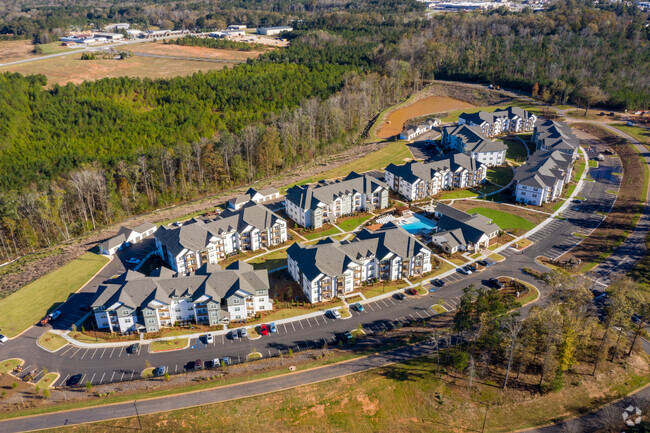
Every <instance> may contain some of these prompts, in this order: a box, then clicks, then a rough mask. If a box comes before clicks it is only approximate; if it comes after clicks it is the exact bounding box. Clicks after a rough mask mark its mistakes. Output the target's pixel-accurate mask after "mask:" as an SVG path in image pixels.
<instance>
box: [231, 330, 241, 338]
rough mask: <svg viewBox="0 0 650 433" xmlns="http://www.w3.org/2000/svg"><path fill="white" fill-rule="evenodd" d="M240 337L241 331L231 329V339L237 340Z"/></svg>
mask: <svg viewBox="0 0 650 433" xmlns="http://www.w3.org/2000/svg"><path fill="white" fill-rule="evenodd" d="M238 338H239V332H238V331H237V330H236V329H235V330H233V331H230V339H231V340H237V339H238Z"/></svg>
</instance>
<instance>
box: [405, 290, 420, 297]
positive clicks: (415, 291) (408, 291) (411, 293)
mask: <svg viewBox="0 0 650 433" xmlns="http://www.w3.org/2000/svg"><path fill="white" fill-rule="evenodd" d="M404 291H405V292H406V293H407V294H409V295H411V296H415V295H417V294H418V291H417V290H415V289H406V290H404Z"/></svg>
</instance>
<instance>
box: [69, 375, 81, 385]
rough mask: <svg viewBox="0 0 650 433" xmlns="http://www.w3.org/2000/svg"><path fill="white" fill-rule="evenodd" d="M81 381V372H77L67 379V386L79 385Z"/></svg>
mask: <svg viewBox="0 0 650 433" xmlns="http://www.w3.org/2000/svg"><path fill="white" fill-rule="evenodd" d="M80 382H81V375H80V374H75V375H74V376H72V377H70V379H68V380H67V381H66V383H65V384H66V385H67V386H79V383H80Z"/></svg>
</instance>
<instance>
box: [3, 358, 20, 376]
mask: <svg viewBox="0 0 650 433" xmlns="http://www.w3.org/2000/svg"><path fill="white" fill-rule="evenodd" d="M23 362H24V361H23V360H22V359H18V358H11V359H5V360H4V361H2V362H0V374H6V373H9V372H10V371H11V370H13V369H14V368H16V367H18V366H19V365H21V364H22V363H23Z"/></svg>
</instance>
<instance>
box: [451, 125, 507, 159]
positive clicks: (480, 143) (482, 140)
mask: <svg viewBox="0 0 650 433" xmlns="http://www.w3.org/2000/svg"><path fill="white" fill-rule="evenodd" d="M443 130H444V131H445V134H447V135H449V136H453V137H460V140H461V141H462V143H463V146H464V149H465V151H466V152H475V153H479V152H501V151H505V150H506V149H507V147H506V145H505V143H504V142H503V141H494V140H491V139H489V138H487V137H486V136H485V135H483V131H481V128H479V127H478V126H474V125H467V124H465V125H458V126H446V127H444V128H443Z"/></svg>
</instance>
